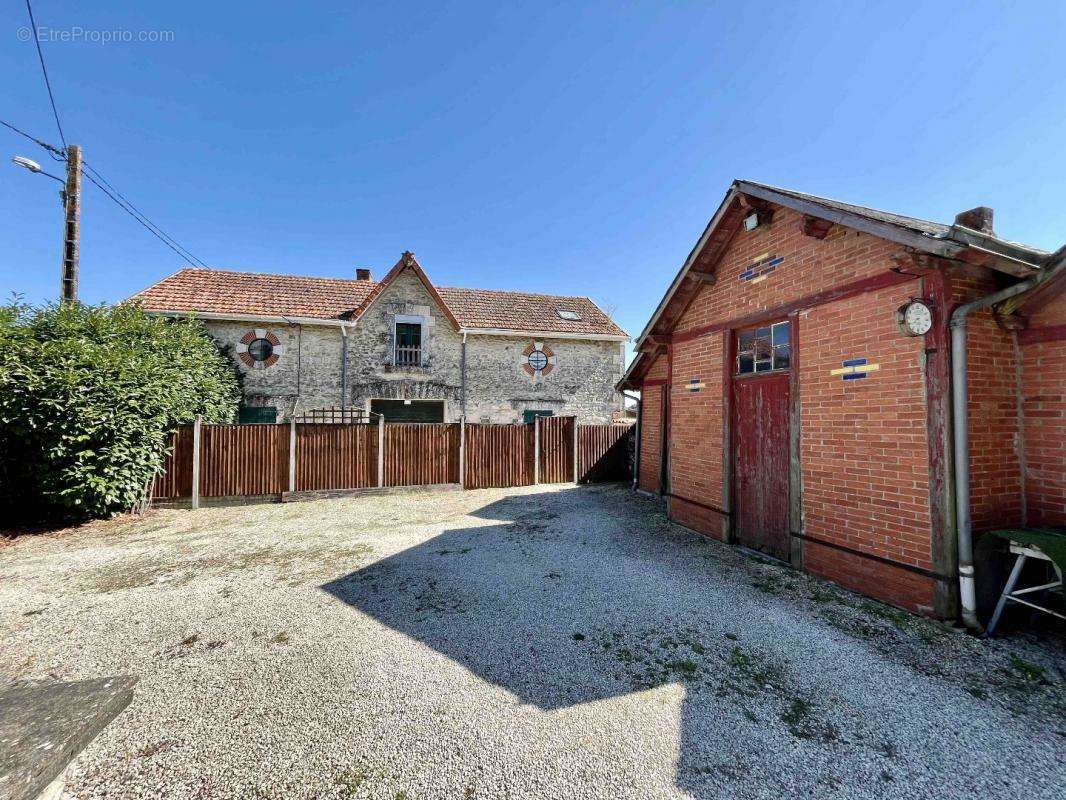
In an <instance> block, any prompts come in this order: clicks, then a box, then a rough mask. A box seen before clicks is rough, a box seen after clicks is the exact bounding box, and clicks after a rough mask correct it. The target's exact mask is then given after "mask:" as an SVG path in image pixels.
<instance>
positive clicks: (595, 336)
mask: <svg viewBox="0 0 1066 800" xmlns="http://www.w3.org/2000/svg"><path fill="white" fill-rule="evenodd" d="M459 333H465V334H468V335H474V336H536V337H538V338H541V339H587V340H592V341H600V342H628V341H629V337H628V336H626V335H625V334H624V333H623V334H617V333H576V332H573V331H538V330H522V329H521V328H475V327H461V328H459Z"/></svg>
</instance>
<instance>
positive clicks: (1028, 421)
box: [1022, 313, 1066, 526]
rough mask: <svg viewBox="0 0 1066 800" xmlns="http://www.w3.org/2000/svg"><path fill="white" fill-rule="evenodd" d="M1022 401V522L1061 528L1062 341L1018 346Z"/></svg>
mask: <svg viewBox="0 0 1066 800" xmlns="http://www.w3.org/2000/svg"><path fill="white" fill-rule="evenodd" d="M1064 316H1066V313H1064ZM1053 324H1058V325H1062V324H1066V320H1060V321H1059V322H1056V323H1053ZM1022 398H1023V410H1024V413H1025V462H1026V471H1025V502H1026V505H1027V516H1028V522H1029V524H1030V525H1060V526H1066V340H1061V339H1060V340H1059V341H1053V342H1034V343H1032V344H1026V345H1023V347H1022Z"/></svg>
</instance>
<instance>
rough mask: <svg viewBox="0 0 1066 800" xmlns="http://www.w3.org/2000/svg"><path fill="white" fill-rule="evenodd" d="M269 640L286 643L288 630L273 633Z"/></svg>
mask: <svg viewBox="0 0 1066 800" xmlns="http://www.w3.org/2000/svg"><path fill="white" fill-rule="evenodd" d="M270 641H271V642H273V643H274V644H288V643H289V632H288V631H279V632H278V633H275V634H274V635H273V636H272V637H271V638H270Z"/></svg>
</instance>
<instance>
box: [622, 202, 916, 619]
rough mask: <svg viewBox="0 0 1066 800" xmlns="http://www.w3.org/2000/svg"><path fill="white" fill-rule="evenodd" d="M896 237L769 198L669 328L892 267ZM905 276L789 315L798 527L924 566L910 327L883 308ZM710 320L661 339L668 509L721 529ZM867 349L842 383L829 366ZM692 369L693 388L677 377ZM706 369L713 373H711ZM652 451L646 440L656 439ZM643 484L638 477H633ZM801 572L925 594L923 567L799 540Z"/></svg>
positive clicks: (897, 593) (716, 350)
mask: <svg viewBox="0 0 1066 800" xmlns="http://www.w3.org/2000/svg"><path fill="white" fill-rule="evenodd" d="M900 250H901V248H900V247H899V245H896V244H893V243H890V242H886V241H884V240H881V239H878V238H877V237H873V236H870V235H867V234H862V233H858V232H856V231H852V230H847V229H844V228H840V227H836V228H834V229H833V230H832V231H831V232H830V234H829V236H828V237H827V238H826V239H824V240H819V239H815V238H812V237H809V236H805V235H804V234H803V232H802V218H801V216H800V215H799V214H796V213H794V212H792V211H791V210H788V209H781V208H778V209H776V212H775V214H774V218H773V223H772V225H770V226H769V227H761V228H759V229H757V230H756V231H754V232H750V233H748V232H743V231H741V232H739V233H738V234H737V235H736V237H735V238H734V240H733V241H732V242H731V243H730V244H729V246H728V247H727V248H726V251H725V253H724V255H723V257H722V260H721V262H720V263H719V264H718V267H717V270H716V272H717V281H716V282H715V283H714V284H711V285H707V286H704V287H703V288H702V289H701V291H700V292H699V294H697V296H696V297H695V298H694V299H693V301H692V302H691V303H690V304H689V306H688V308H687V309H686V310H685V312H684V313H683V314H682V316H681V318H680V319H679V321H678V324H677V326H676V328H675V333H682V332H684V331H688V330H691V329H693V328H697V327H702V326H707V325H716V324H721V323H728V322H729V321H730V320H736V319H740V318H743V317H748V316H751V315H753V314H757V313H759V312H762V311H766V310H769V309H772V308H776V307H778V306H782V305H784V304H787V303H789V302H792V301H795V300H797V299H799V298H801V297H804V296H807V295H812V294H815V293H816V292H821V291H824V290H827V289H831V288H834V287H839V286H841V285H843V284H847V283H851V282H854V281H857V280H861V279H863V278H868V277H871V276H874V275H879V274H884V273H887V272H888V271H889V270H891V269H892V268H893V267H895V266H896V265H895V262H893V261H892V259H891V256H892V255H893V254H895V253H898V252H899V251H900ZM764 255H768V256H780V257H783V261H782V262H781V263H780V264H778V265H777V266H776V268H775V269H774V271H773V272H771V273H769V274H768V275H767V277H766V278H765V279H764V280H761V281H759V282H752V281H744V280H741V278H740V276H741V274H742V273H744V272H745V271H746V270H747V269H748V268H749V267H750V266H751V265H752V264H753V263H754V262H756V261H758V260H759V259H760V258H761V257H763V256H764ZM920 293H921V292H920V289H919V285H918V282H917V281H914V282H911V283H907V284H902V285H900V286H896V287H891V288H887V289H882V290H878V291H875V292H869V293H866V294H862V295H858V296H856V297H853V298H848V299H845V300H841V301H837V302H835V303H833V304H830V305H826V306H822V307H820V308H816V309H812V310H809V311H807V312H804V313H803V314H802V315H801V316H800V320H799V329H800V330H799V348H798V355H799V363H800V365H801V366H800V368H801V374H800V387H801V389H800V392H801V401H802V406H803V437H802V445H801V452H802V467H803V480H804V484H803V487H804V514H805V533H806V534H807V535H810V536H816V537H819V538H825V539H827V540H830V541H834V542H839V543H841V544H842V545H844V546H846V547H850V548H852V549H855V550H860V551H864V552H869V553H873V554H877V555H880V556H882V557H884V558H888V559H891V560H896V561H900V562H902V563H905V564H908V565H912V566H915V567H920V568H924V569H932V554H931V550H930V548H931V530H930V529H931V520H930V513H929V464H928V443H927V441H928V440H927V432H926V399H925V377H924V371H923V356H924V354H923V347H924V341H923V340H922V339H915V338H910V337H906V336H904V335H903V334H901V333H900V331H899V329H898V327H897V326H896V322H895V310H896V308H898V307H899V306H900V305H902V304H903V303H904V302H905V301H906V300H907V299H909V298H911V297H914V296H917V295H919V294H920ZM724 338H725V337H724V336H723V334H722V333H720V332H715V333H712V334H709V335H706V336H701V337H698V338H696V339H693V340H690V341H687V342H686V341H675V342H674V344H673V357H674V361H673V373H672V379H673V384H674V385H673V387H672V388H673V394H672V400H671V403H672V406H673V410H672V421H671V428H670V430H671V451H670V462H671V473H670V475H671V492H672V494H674V495H679V496H682V497H687V498H689V499H691V500H694V501H696V502H698V503H699V504H701V505H700V506H696V505H693V504H689V503H686V502H684V501H683V500H680V499H677V498H676V497H675V498H672V499H671V501H670V512H671V516H672V517H673V518H674V519H675V520H677V521H678V522H681V523H682V524H685V525H687V526H689V527H692V528H695V529H697V530H701V531H704V532H706V533H710V534H714V535H719V534H720V531H721V528H722V525H721V520H720V518H719V517H718V515H717V514H716V513H715V512H714V511H713V510H710V509H708V508H705V507H703V506H711V507H721V504H722V481H723V477H722V474H723V473H722V465H723V458H724V457H728V455H727V454H723V452H722V425H723V422H724V420H723V419H722V417H723V414H722V391H721V382H722V381H723V380H729V379H730V376H729V375H728V374H727V375H723V371H722V370H723V362H722V343H723V341H724ZM862 356H865V357H866V358H868V359H869V361H870V362H873V363H879V364H880V365H881V370H880V371H878V372H876V373H871V375H870V376H869V377H868V378H866V379H864V380H859V381H842V380H841V378H840V377H839V376H835V377H834V376H830V375H829V374H828V373H829V370H831V369H833V368H837V367H840V366H841V361H843V360H844V359H847V358H854V357H862ZM693 377H699V378H700V379H701V380H703V382H704V383H705V384H707V385H706V386H705V388H704V389H703V390H701V392H699V393H697V394H690V393H688V392H686V391H685V389H684V386H685V384H686V383H687V382H688V381H689V380H690V379H691V378H693ZM712 381H714V383H713V384H712ZM656 457H657V451H656ZM642 482H643V478H642ZM805 564H806V567H807V568H808V569H809V570H811V571H812V572H817V573H818V574H821V575H824V576H826V577H829V578H831V579H833V580H836V581H838V582H840V583H842V584H844V585H847V586H850V587H852V588H855V589H858V590H860V591H864V592H866V593H868V594H871V595H873V596H876V597H881V598H883V599H886V600H889V601H890V602H895V603H898V604H901V605H906V606H908V607H911V608H915V609H917V608H918V607H919V606H924V607H928V606H931V605H932V603H933V581H932V579H930V578H928V577H925V576H922V575H918V574H915V573H913V572H910V571H908V570H905V569H901V568H899V567H892V566H890V565H884V564H882V563H880V562H877V561H874V560H872V559H868V558H862V557H861V556H856V555H850V554H848V553H846V552H843V551H841V550H837V549H834V548H829V547H826V546H817V545H813V544H810V545H807V546H806V547H805Z"/></svg>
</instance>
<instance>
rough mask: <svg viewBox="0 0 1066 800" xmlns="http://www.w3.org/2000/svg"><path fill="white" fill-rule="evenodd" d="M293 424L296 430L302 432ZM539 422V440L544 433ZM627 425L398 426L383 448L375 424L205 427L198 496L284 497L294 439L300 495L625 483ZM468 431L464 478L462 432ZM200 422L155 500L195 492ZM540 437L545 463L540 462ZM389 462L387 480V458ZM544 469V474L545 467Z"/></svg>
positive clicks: (184, 434) (175, 454)
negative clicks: (439, 487)
mask: <svg viewBox="0 0 1066 800" xmlns="http://www.w3.org/2000/svg"><path fill="white" fill-rule="evenodd" d="M294 429H295V430H294ZM538 429H539V437H538V435H537V433H536V431H537V430H538ZM631 430H632V426H629V425H576V421H575V419H574V418H573V417H540V418H538V421H537V422H535V423H533V424H515V425H490V424H469V425H466V426H465V434H461V433H460V431H461V428H460V426H459V425H458V424H456V423H444V424H440V423H424V424H423V423H393V424H386V425H385V431H384V446H385V451H384V458H381V457H380V456H379V453H378V447H379V435H380V428H379V426H378V425H377V424H367V423H357V424H335V423H297V424H296V425H295V426H294V428H293V427H290V425H287V424H258V425H203V426H202V427H201V434H200V436H201V441H200V495H201V496H202V497H241V496H260V495H281V494H282V493H284V492H288V491H289V489H290V476H289V470H290V459H289V441H290V436H292V435H293V433H295V443H296V451H295V458H294V460H293V461H292V467H293V469H294V476H293V478H294V481H293V483H292V488H293V489H294V490H295V491H297V492H309V491H340V490H347V489H362V488H371V487H376V486H379V485H384V486H422V485H430V484H442V483H459V482H460V481H461V482H462V483H463V486H464V487H465V488H467V489H480V488H488V487H509V486H530V485H532V484H533V483H534V482H537V479H538V478H539V482H540V483H569V482H572V481H573V480H574V479H575V474H574V458H575V441H574V439H575V435H576V437H577V442H576V446H577V453H576V457H577V459H578V462H577V465H578V474H577V478H578V479H579V480H580V481H582V482H588V481H602V480H624V479H625V478H626V477H628V475H629V454H628V450H629V439H630V438H631ZM461 435H465V451H464V453H463V455H462V458H463V460H464V466H463V470H462V475H460V437H461ZM193 438H194V435H193V426H191V425H188V426H183V427H181V428H179V429H178V430H177V431H175V432H174V433H173V434H172V437H171V445H170V449H171V453H170V454H169V455H167V457H166V458H165V461H164V471H163V473H162V474H160V475H159V476H158V477H157V478H156V480H155V484H154V487H153V497H154V498H155V499H156V500H163V501H170V500H177V499H180V498H186V497H189V496H190V495H191V494H192V473H193V470H192V460H193ZM538 438H539V444H540V459H539V470H537V469H535V460H536V441H537V439H538ZM382 461H383V462H384V482H383V484H382V482H381V481H380V480H379V475H378V470H379V464H381V463H382ZM538 471H539V475H538V474H537V473H538Z"/></svg>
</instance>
